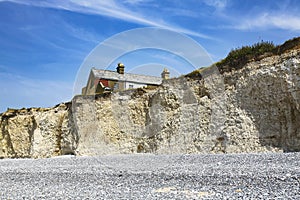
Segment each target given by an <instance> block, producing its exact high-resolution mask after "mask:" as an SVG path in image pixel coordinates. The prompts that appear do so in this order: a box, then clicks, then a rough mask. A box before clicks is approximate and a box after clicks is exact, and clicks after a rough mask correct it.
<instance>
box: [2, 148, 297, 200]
mask: <svg viewBox="0 0 300 200" xmlns="http://www.w3.org/2000/svg"><path fill="white" fill-rule="evenodd" d="M0 188H1V189H0V199H300V153H265V154H217V155H153V154H132V155H112V156H98V157H76V156H61V157H55V158H48V159H2V160H0Z"/></svg>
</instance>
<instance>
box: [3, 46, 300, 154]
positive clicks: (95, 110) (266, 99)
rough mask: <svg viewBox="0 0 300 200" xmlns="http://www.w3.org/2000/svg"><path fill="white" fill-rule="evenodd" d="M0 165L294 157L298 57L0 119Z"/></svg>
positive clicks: (298, 136)
mask: <svg viewBox="0 0 300 200" xmlns="http://www.w3.org/2000/svg"><path fill="white" fill-rule="evenodd" d="M0 123H1V124H0V128H1V129H0V147H1V151H0V156H1V157H50V156H55V155H61V154H70V153H72V154H77V155H103V154H118V153H158V154H160V153H241V152H268V151H275V152H276V151H300V51H299V50H298V51H297V50H293V51H291V52H289V53H286V54H283V55H281V56H272V57H267V58H265V59H263V60H261V61H258V62H251V63H248V64H247V65H246V66H244V67H243V68H242V69H240V70H236V71H231V72H226V73H224V74H223V75H222V77H221V78H220V77H218V76H215V75H213V76H210V75H204V76H203V79H195V78H185V77H181V78H178V79H171V80H168V81H165V82H164V83H163V85H162V86H160V87H158V88H157V89H152V90H147V89H146V90H142V89H139V90H132V91H126V92H120V93H114V94H112V95H111V96H107V97H99V98H97V99H95V97H93V96H86V97H81V96H78V97H75V98H74V99H73V105H72V108H71V105H70V104H61V105H59V106H56V107H54V108H51V109H23V110H11V111H8V112H5V113H3V114H2V115H1V122H0Z"/></svg>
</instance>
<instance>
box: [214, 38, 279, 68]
mask: <svg viewBox="0 0 300 200" xmlns="http://www.w3.org/2000/svg"><path fill="white" fill-rule="evenodd" d="M276 48H277V46H275V45H274V44H273V42H265V41H261V42H258V43H256V44H254V45H251V46H243V47H241V48H237V49H233V50H231V51H230V52H229V54H228V56H227V57H226V58H225V59H223V60H221V61H220V62H217V63H216V65H217V67H218V68H219V70H220V71H221V72H225V71H231V70H232V69H240V68H241V67H242V66H243V65H245V64H246V63H247V62H249V61H253V60H260V59H262V58H264V57H266V56H270V55H273V53H274V51H275V50H276Z"/></svg>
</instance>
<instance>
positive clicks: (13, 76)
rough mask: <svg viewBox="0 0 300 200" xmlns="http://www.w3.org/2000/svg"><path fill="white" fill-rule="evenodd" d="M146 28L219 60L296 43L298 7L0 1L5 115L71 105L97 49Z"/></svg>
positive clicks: (282, 2)
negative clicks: (242, 50) (180, 37)
mask: <svg viewBox="0 0 300 200" xmlns="http://www.w3.org/2000/svg"><path fill="white" fill-rule="evenodd" d="M143 27H159V28H165V29H169V30H172V31H176V32H179V33H182V34H185V35H187V36H188V37H191V38H192V39H193V40H195V41H197V42H198V43H199V44H200V45H202V47H203V48H204V49H205V50H206V51H207V53H208V54H209V55H210V56H211V59H212V60H213V61H218V60H220V59H222V58H224V57H225V56H226V55H227V54H228V52H229V51H230V50H231V49H232V48H236V47H240V46H243V45H249V44H253V43H255V42H259V41H261V40H265V41H273V42H274V43H275V44H281V43H283V42H284V41H285V40H288V39H291V38H293V37H298V36H299V35H300V2H299V1H297V0H294V1H292V0H277V1H274V0H264V1H261V0H243V1H242V0H223V1H222V0H164V1H159V0H123V1H116V0H110V1H109V0H39V1H38V0H8V1H3V0H0V84H1V85H2V89H1V90H0V112H3V111H5V110H6V109H7V108H8V107H10V108H22V107H40V106H43V107H51V106H54V105H56V104H58V103H60V102H64V101H69V100H70V99H71V98H72V95H73V85H74V81H75V78H76V74H77V71H78V70H79V68H80V66H81V64H82V62H83V61H84V59H85V58H86V57H87V56H88V55H89V53H90V52H91V51H92V50H93V49H94V48H95V47H96V46H97V45H98V44H99V43H101V42H103V41H104V40H106V39H107V38H110V37H112V36H114V35H115V34H118V33H120V32H123V31H127V30H130V29H135V28H143ZM149 53H150V54H151V55H152V56H153V55H154V56H156V57H157V56H161V57H162V56H165V58H166V57H168V58H172V55H168V54H167V53H165V52H159V51H156V53H153V52H152V51H151V50H149V51H145V52H144V54H149ZM134 56H137V57H138V58H141V56H139V52H135V53H132V54H131V57H128V58H127V59H126V58H123V59H124V60H125V61H127V60H128V59H129V58H131V59H133V58H134ZM161 60H162V59H161V58H160V60H159V59H158V60H155V59H154V60H153V61H152V62H153V63H157V62H158V61H159V62H161ZM170 60H171V59H170ZM177 61H178V59H177ZM128 62H130V61H128ZM147 62H151V60H150V61H147ZM132 63H134V62H132ZM170 63H171V64H172V65H174V62H173V63H172V62H171V61H170ZM175 63H176V62H175ZM164 64H167V63H164ZM125 65H126V63H125ZM136 65H137V66H134V67H138V66H143V63H142V62H137V63H136Z"/></svg>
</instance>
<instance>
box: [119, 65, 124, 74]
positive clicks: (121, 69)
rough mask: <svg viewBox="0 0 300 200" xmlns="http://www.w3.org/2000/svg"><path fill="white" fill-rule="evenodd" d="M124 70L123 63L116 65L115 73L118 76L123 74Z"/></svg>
mask: <svg viewBox="0 0 300 200" xmlns="http://www.w3.org/2000/svg"><path fill="white" fill-rule="evenodd" d="M124 69H125V66H124V65H123V63H118V67H117V72H118V73H119V74H124Z"/></svg>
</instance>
